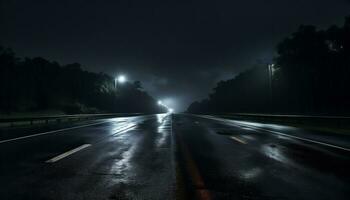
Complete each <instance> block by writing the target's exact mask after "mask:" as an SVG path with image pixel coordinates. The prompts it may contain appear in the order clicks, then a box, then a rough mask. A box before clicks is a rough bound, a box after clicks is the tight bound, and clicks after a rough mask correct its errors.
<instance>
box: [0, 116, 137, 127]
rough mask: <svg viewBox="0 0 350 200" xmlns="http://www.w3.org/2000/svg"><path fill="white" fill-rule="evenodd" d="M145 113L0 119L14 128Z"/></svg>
mask: <svg viewBox="0 0 350 200" xmlns="http://www.w3.org/2000/svg"><path fill="white" fill-rule="evenodd" d="M141 114H143V113H108V114H78V115H54V116H37V117H6V118H0V123H8V124H9V126H14V124H15V123H20V122H29V124H30V125H33V124H34V122H36V121H37V122H39V121H41V122H44V123H46V124H48V123H49V122H50V121H56V122H61V121H63V120H66V121H73V120H83V119H84V120H87V119H97V118H108V117H124V116H125V117H127V116H134V115H141Z"/></svg>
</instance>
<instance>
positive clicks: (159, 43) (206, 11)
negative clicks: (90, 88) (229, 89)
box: [0, 0, 350, 111]
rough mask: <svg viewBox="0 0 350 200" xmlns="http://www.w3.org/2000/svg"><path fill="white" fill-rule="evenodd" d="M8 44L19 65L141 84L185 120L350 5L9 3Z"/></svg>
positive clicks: (2, 16) (248, 0)
mask: <svg viewBox="0 0 350 200" xmlns="http://www.w3.org/2000/svg"><path fill="white" fill-rule="evenodd" d="M0 2H1V4H0V6H1V7H0V25H1V28H0V44H1V45H3V46H7V47H11V48H13V49H14V51H15V52H17V54H18V56H29V57H34V56H41V57H44V58H47V59H50V60H55V61H58V62H60V63H62V64H68V63H73V62H79V63H81V64H82V65H83V66H84V68H85V69H87V70H90V71H95V72H105V73H108V74H110V75H113V76H114V75H117V74H121V73H123V74H125V75H126V76H127V77H128V78H129V79H131V80H140V81H142V83H143V86H144V88H145V89H146V90H147V91H149V92H150V93H151V94H152V95H153V96H154V97H155V98H160V99H163V100H164V99H165V103H168V104H169V105H170V106H172V107H174V108H175V109H176V110H177V111H181V110H183V109H186V108H187V106H188V105H189V103H191V102H192V101H194V100H198V99H201V98H203V97H205V96H207V94H208V93H209V92H210V90H211V88H212V87H213V86H214V85H215V83H216V82H217V81H219V80H221V79H228V78H232V77H234V75H236V74H237V73H239V72H240V71H242V70H244V69H247V68H248V67H250V66H252V64H254V63H256V62H257V61H258V60H263V61H270V60H271V58H272V56H273V55H274V46H275V45H276V44H277V42H278V41H280V40H281V39H282V38H284V37H286V36H287V35H289V34H290V33H292V32H293V31H295V30H296V29H297V27H298V26H299V25H300V24H313V25H317V26H319V27H328V26H329V25H331V24H341V23H343V18H344V17H345V16H346V15H349V14H350V1H349V0H227V1H220V0H216V1H215V0H213V1H206V0H186V1H182V0H176V1H175V0H173V1H166V0H158V1H151V0H138V1H135V0H120V1H118V0H113V1H108V0H104V1H101V0H94V1H88V0H57V1H50V0H42V1H39V0H30V1H29V0H23V1H20V0H0Z"/></svg>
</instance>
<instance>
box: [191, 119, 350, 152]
mask: <svg viewBox="0 0 350 200" xmlns="http://www.w3.org/2000/svg"><path fill="white" fill-rule="evenodd" d="M197 116H200V117H202V118H207V119H212V120H217V121H222V122H229V123H231V125H233V124H232V123H234V121H233V120H228V119H221V118H216V117H213V116H210V115H206V116H201V115H197ZM234 126H236V127H249V128H253V129H258V130H263V131H267V132H270V133H273V134H277V135H282V136H285V137H290V138H295V139H299V140H303V141H306V142H311V143H315V144H320V145H324V146H328V147H332V148H336V149H341V150H344V151H350V149H349V148H345V147H341V146H337V145H334V144H329V143H325V142H320V141H317V140H311V139H307V138H302V137H298V136H294V135H289V134H285V133H281V132H278V131H271V130H268V129H264V128H259V127H255V126H249V125H234Z"/></svg>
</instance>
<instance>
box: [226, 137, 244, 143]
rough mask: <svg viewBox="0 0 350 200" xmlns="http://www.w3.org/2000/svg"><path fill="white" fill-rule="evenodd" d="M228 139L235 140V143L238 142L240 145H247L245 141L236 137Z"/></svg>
mask: <svg viewBox="0 0 350 200" xmlns="http://www.w3.org/2000/svg"><path fill="white" fill-rule="evenodd" d="M230 138H231V139H233V140H235V141H237V142H240V143H242V144H247V143H246V142H245V141H243V140H241V139H239V138H238V137H235V136H231V137H230Z"/></svg>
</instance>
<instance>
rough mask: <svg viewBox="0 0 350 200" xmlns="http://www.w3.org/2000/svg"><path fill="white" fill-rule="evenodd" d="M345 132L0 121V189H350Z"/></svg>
mask: <svg viewBox="0 0 350 200" xmlns="http://www.w3.org/2000/svg"><path fill="white" fill-rule="evenodd" d="M349 136H350V135H337V134H332V133H327V132H317V131H310V130H304V129H301V128H295V127H290V126H282V125H276V124H263V123H254V122H249V121H235V120H227V119H222V118H217V117H214V116H207V115H189V114H158V115H144V116H133V117H118V118H111V119H99V120H92V121H88V122H79V123H75V124H74V125H70V126H66V127H45V128H40V127H32V128H10V129H6V130H5V129H4V130H1V131H0V159H1V161H0V177H1V178H0V198H1V199H4V200H22V199H23V200H24V199H25V200H28V199H36V200H61V199H62V200H89V199H92V200H95V199H96V200H97V199H98V200H100V199H102V200H104V199H105V200H114V199H121V200H124V199H159V200H164V199H204V200H210V199H244V200H246V199H307V200H310V199H317V200H322V199H325V200H326V199H337V200H342V199H348V197H349V196H350V172H349V169H350V137H349Z"/></svg>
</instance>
